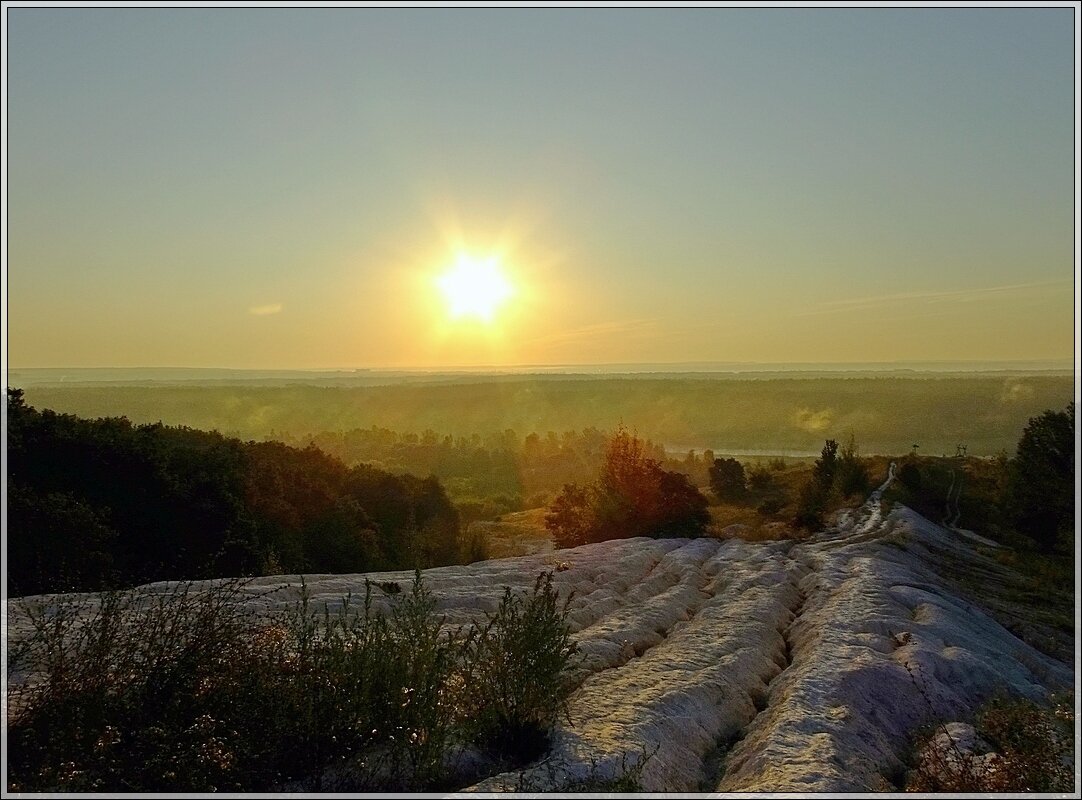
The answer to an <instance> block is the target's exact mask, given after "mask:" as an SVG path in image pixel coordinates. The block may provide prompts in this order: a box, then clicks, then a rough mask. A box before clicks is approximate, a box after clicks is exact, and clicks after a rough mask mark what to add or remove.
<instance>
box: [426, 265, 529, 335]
mask: <svg viewBox="0 0 1082 800" xmlns="http://www.w3.org/2000/svg"><path fill="white" fill-rule="evenodd" d="M436 285H437V286H438V287H439V288H440V290H441V291H442V292H443V296H444V299H445V300H446V301H447V312H448V314H450V316H451V318H452V319H460V318H462V317H476V318H478V319H480V320H482V321H484V322H489V321H491V320H492V317H493V315H494V314H495V313H496V311H497V309H499V307H500V306H501V305H503V303H504V302H506V301H507V300H508V298H510V297H511V296H512V295H513V294H514V289H513V288H512V286H511V283H510V281H508V279H507V277H506V276H505V275H504V274H503V272H502V271H501V270H500V265H499V262H498V260H497V259H496V258H495V257H491V258H475V257H473V256H469V255H465V254H461V255H459V256H458V257H457V258H456V259H455V263H454V266H452V267H451V268H449V269H448V270H447V271H446V272H444V273H443V274H442V275H440V276H439V277H438V278H436Z"/></svg>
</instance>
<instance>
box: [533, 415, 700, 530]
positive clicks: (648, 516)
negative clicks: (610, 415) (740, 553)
mask: <svg viewBox="0 0 1082 800" xmlns="http://www.w3.org/2000/svg"><path fill="white" fill-rule="evenodd" d="M646 452H647V448H646V445H645V444H644V443H643V442H642V441H641V440H640V439H638V438H637V437H635V436H632V435H631V434H629V433H628V432H627V431H625V430H622V429H621V430H620V431H618V432H617V433H616V435H614V436H613V438H612V439H611V440H610V442H609V447H608V450H607V451H606V453H605V460H604V462H603V464H602V467H601V474H600V475H599V477H598V480H597V481H595V482H594V483H592V484H590V485H588V486H585V487H583V486H579V485H577V484H568V485H565V486H564V490H563V492H561V493H560V495H559V496H558V497H557V498H556V500H554V501H553V504H552V507H551V510H550V512H549V513H548V514H547V515H546V516H545V526H546V527H547V528H548V529H549V530H551V531H552V532H553V538H554V539H555V541H556V543H557V544H558V545H559V546H560V547H572V546H575V545H578V544H583V543H585V542H599V541H604V540H606V539H627V538H632V537H635V536H698V535H701V534H702V533H703V531H704V530H705V528H706V524H707V523H708V522H709V520H710V514H709V513H708V512H707V502H706V498H705V497H703V496H702V494H701V493H700V492H699V490H698V489H696V488H695V487H694V486H693V485H692V484H691V482H690V481H689V480H688V478H687V476H686V475H683V474H681V473H678V472H666V471H665V470H663V469H662V468H661V465H660V463H659V462H658V461H656V460H655V459H652V458H649V457H647V455H646Z"/></svg>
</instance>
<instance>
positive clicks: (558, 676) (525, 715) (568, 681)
mask: <svg viewBox="0 0 1082 800" xmlns="http://www.w3.org/2000/svg"><path fill="white" fill-rule="evenodd" d="M570 600H571V598H570V596H568V597H567V598H566V599H565V600H564V601H563V602H562V603H561V602H560V600H559V596H558V593H557V591H556V589H555V588H554V587H553V584H552V573H551V572H548V573H542V574H541V575H539V576H538V577H537V580H536V582H535V583H534V587H533V592H532V593H531V594H530V595H529V596H522V595H517V594H515V593H513V592H512V591H511V590H510V589H509V588H508V589H505V590H504V595H503V599H502V600H501V601H500V605H499V608H497V610H496V612H495V613H494V614H492V615H491V616H490V617H489V619H488V622H487V624H486V625H484V626H483V627H481V628H480V629H478V630H477V631H476V632H475V635H474V636H473V637H472V638H471V640H470V642H469V648H470V649H469V652H470V657H469V659H468V660H467V664H468V667H469V668H468V670H467V671H466V673H465V674H464V686H465V695H466V698H467V700H466V708H467V715H468V725H469V726H470V728H471V731H472V735H473V738H474V739H475V740H476V741H477V743H478V744H479V745H480V746H481V747H482V748H483V749H485V750H486V751H487V752H488V753H490V754H492V755H494V756H497V757H501V758H504V759H510V760H512V761H514V760H530V759H533V758H535V757H537V756H538V755H540V754H541V753H542V752H543V751H544V750H545V749H546V748H547V746H548V732H549V730H550V729H551V728H552V726H553V725H554V724H555V723H556V722H557V720H558V718H559V717H560V716H561V715H564V716H566V714H567V701H568V697H569V696H570V694H571V692H572V691H573V689H574V681H573V679H572V677H571V668H572V667H573V665H574V661H575V654H576V653H577V652H578V649H577V646H576V645H575V643H574V642H573V641H572V639H571V633H570V629H569V627H568V624H567V619H566V618H567V604H568V603H569V602H570Z"/></svg>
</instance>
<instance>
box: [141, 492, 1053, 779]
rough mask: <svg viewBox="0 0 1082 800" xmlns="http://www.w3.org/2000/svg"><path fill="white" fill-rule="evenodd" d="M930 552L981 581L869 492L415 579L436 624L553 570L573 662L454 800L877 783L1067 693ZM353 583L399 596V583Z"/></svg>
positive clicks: (967, 556) (917, 520) (294, 584)
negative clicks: (993, 704) (818, 517)
mask: <svg viewBox="0 0 1082 800" xmlns="http://www.w3.org/2000/svg"><path fill="white" fill-rule="evenodd" d="M944 554H949V556H950V559H951V562H952V563H953V564H954V565H955V566H956V567H957V565H959V564H961V565H972V566H973V568H974V569H978V568H980V569H988V568H990V567H989V564H988V562H989V561H990V560H989V559H988V558H987V557H985V556H983V555H981V554H980V552H979V551H978V550H977V549H976V547H975V543H974V542H973V541H971V540H969V539H967V538H964V537H962V536H959V535H958V533H957V532H954V531H951V530H947V529H945V528H942V527H940V526H938V525H935V524H933V523H931V522H929V521H928V520H926V519H924V518H922V517H920V516H919V515H917V514H916V513H914V512H913V511H911V510H909V509H906V508H904V507H900V506H899V507H895V508H894V509H893V510H892V511H891V512H890V513H888V514H884V513H883V510H882V509H881V507H880V500H879V493H878V492H877V493H876V494H875V495H873V497H872V498H871V499H870V500H869V501H868V503H866V504H865V505H864V506H863V507H862V508H860V509H856V510H853V511H851V512H848V513H846V514H843V515H840V517H839V521H838V524H837V525H836V526H835V527H833V528H830V529H828V530H826V531H823V532H822V533H821V534H819V535H818V536H816V537H815V538H814V539H812V540H810V541H806V542H802V543H799V544H794V543H792V542H786V541H777V542H761V543H748V542H743V541H741V540H739V539H730V540H726V541H719V540H715V539H697V540H684V539H670V540H653V539H629V540H619V541H609V542H603V543H599V544H593V545H586V546H583V547H579V548H575V549H571V550H560V551H557V552H555V553H538V554H534V555H530V556H522V557H519V558H509V559H501V560H498V561H488V562H482V563H477V564H472V565H469V566H460V567H445V568H440V569H432V570H428V571H427V572H426V573H425V582H426V585H427V586H428V587H429V588H430V589H431V591H432V592H433V595H434V596H435V598H436V600H437V603H438V607H439V609H440V611H441V613H443V614H445V615H446V619H447V624H448V625H452V626H453V625H460V624H466V623H469V622H472V621H476V620H478V619H481V618H482V617H483V615H484V614H485V613H486V612H491V611H493V610H494V609H495V608H496V606H497V604H498V602H499V598H500V595H501V593H502V591H503V587H505V586H510V587H512V589H515V590H522V591H526V590H528V589H529V588H530V587H531V586H532V585H533V582H534V579H535V578H536V576H537V574H538V573H539V572H541V571H545V570H555V581H556V584H557V586H558V587H559V588H560V590H561V592H562V593H564V594H565V595H571V601H570V607H569V613H570V616H569V619H570V622H571V624H572V626H573V630H574V633H575V637H576V639H577V641H578V644H579V647H580V649H581V652H582V654H583V661H582V665H581V666H582V670H583V673H582V674H583V675H584V678H583V680H582V683H581V686H580V687H579V689H578V690H577V691H576V692H575V694H574V695H573V697H572V701H571V713H570V722H568V723H565V724H563V725H562V726H561V727H560V728H559V729H558V730H557V731H556V733H555V736H554V738H553V742H552V747H551V749H550V751H549V753H548V754H547V756H546V757H545V758H544V759H543V761H542V762H540V763H538V764H536V765H532V766H531V767H529V768H528V769H526V770H525V772H524V773H520V772H515V773H507V774H502V775H497V776H495V777H493V778H490V779H487V780H485V781H483V782H482V783H480V784H478V785H477V786H475V787H473V789H472V791H479V792H487V791H499V790H511V789H515V788H516V787H519V788H521V787H523V786H527V787H529V788H531V789H535V790H544V789H554V788H559V787H561V786H564V785H566V784H567V783H568V782H570V781H574V780H576V779H581V778H585V777H586V776H587V775H589V776H591V777H593V778H594V779H597V778H602V779H603V778H605V777H608V776H614V775H617V774H618V773H620V771H621V770H623V769H626V768H627V766H628V765H630V764H636V763H638V762H640V761H643V759H645V760H644V761H643V763H642V769H641V776H640V782H641V784H642V786H643V788H644V789H645V790H647V791H708V792H713V791H771V792H861V791H875V790H890V789H892V788H895V786H896V784H897V782H898V780H899V779H900V776H902V775H904V770H905V766H906V765H905V764H903V763H902V760H901V754H902V753H903V752H904V751H905V749H906V747H907V746H908V744H909V742H910V736H911V734H912V732H913V731H914V730H915V729H916V728H917V727H918V726H920V725H921V724H923V723H925V722H927V721H930V720H932V719H933V718H935V719H937V720H938V719H960V718H963V716H964V715H965V714H966V713H967V712H969V711H971V710H972V709H974V708H975V707H976V706H977V705H979V704H980V703H982V702H983V701H984V700H986V699H987V698H989V697H990V696H991V695H992V694H993V693H995V692H997V691H1006V692H1009V693H1012V694H1020V695H1024V696H1027V697H1031V698H1040V697H1043V696H1044V695H1046V693H1047V692H1048V691H1050V690H1053V689H1057V688H1060V687H1064V686H1068V685H1070V684H1071V683H1072V681H1073V674H1072V670H1071V669H1070V668H1069V667H1068V666H1067V665H1065V664H1063V663H1060V662H1059V661H1056V660H1055V659H1053V658H1051V657H1049V656H1047V655H1044V654H1042V653H1041V652H1039V651H1037V650H1035V649H1034V648H1032V647H1030V646H1029V645H1027V644H1026V643H1025V642H1023V641H1021V640H1020V639H1018V638H1016V637H1015V636H1014V635H1013V634H1011V633H1010V632H1009V631H1008V630H1006V629H1005V628H1004V627H1002V626H1001V625H1000V624H999V622H997V621H996V620H995V619H994V618H993V617H991V616H990V615H989V614H987V613H985V612H984V611H983V610H982V609H981V608H980V607H978V606H977V605H976V604H975V603H973V602H971V601H969V600H967V599H965V598H964V597H962V596H961V595H960V594H958V593H957V591H956V590H955V589H953V588H952V586H953V584H952V583H951V582H950V581H949V580H947V579H946V578H944V577H942V575H941V573H942V569H941V567H942V560H943V557H944ZM369 577H370V578H372V579H373V580H378V581H380V582H382V583H384V584H385V585H388V586H389V585H390V584H391V583H392V582H397V583H398V584H400V586H401V587H402V589H403V590H408V586H409V582H410V581H411V579H412V576H411V575H410V574H409V573H405V572H398V573H381V574H379V575H378V576H374V575H373V576H369ZM364 579H365V576H363V575H309V576H305V584H306V587H307V591H308V592H309V594H310V596H311V599H312V602H314V603H316V604H317V605H318V604H327V605H330V606H334V605H337V604H338V603H340V602H341V598H342V597H343V596H344V595H345V594H346V593H348V592H352V593H353V594H354V595H355V596H356V595H358V594H360V593H363V591H364ZM287 583H288V584H289V586H288V587H284V586H283V585H284V584H287ZM275 587H278V588H279V589H280V591H276V592H273V593H270V594H267V590H268V589H271V588H275ZM147 588H148V590H151V591H153V590H154V587H153V586H151V587H147ZM247 591H249V592H251V597H252V600H251V603H252V604H253V606H259V607H261V608H265V607H267V606H268V605H269V606H272V607H273V606H274V605H276V604H285V603H289V602H293V601H294V600H295V599H296V598H297V597H298V596H299V593H300V587H299V582H298V580H297V579H296V578H294V579H292V580H289V579H288V578H286V577H282V576H279V577H273V578H260V579H257V580H255V581H253V582H252V583H251V584H250V585H249V586H248V587H247ZM376 594H377V595H379V596H378V597H377V599H376V602H377V605H380V604H385V603H388V602H389V600H388V598H387V597H386V596H384V595H383V592H382V591H377V592H376Z"/></svg>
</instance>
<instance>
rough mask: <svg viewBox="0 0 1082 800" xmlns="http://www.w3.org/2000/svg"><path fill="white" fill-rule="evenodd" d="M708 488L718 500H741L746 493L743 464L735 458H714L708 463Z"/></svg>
mask: <svg viewBox="0 0 1082 800" xmlns="http://www.w3.org/2000/svg"><path fill="white" fill-rule="evenodd" d="M710 488H711V489H712V490H713V491H714V494H715V495H717V498H718V499H719V500H725V501H729V502H739V501H741V500H743V499H744V498H745V497H746V496H747V493H748V487H747V479H746V477H745V475H744V465H743V464H741V463H740V462H739V461H737V460H736V459H735V458H715V459H714V462H713V464H711V465H710Z"/></svg>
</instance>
